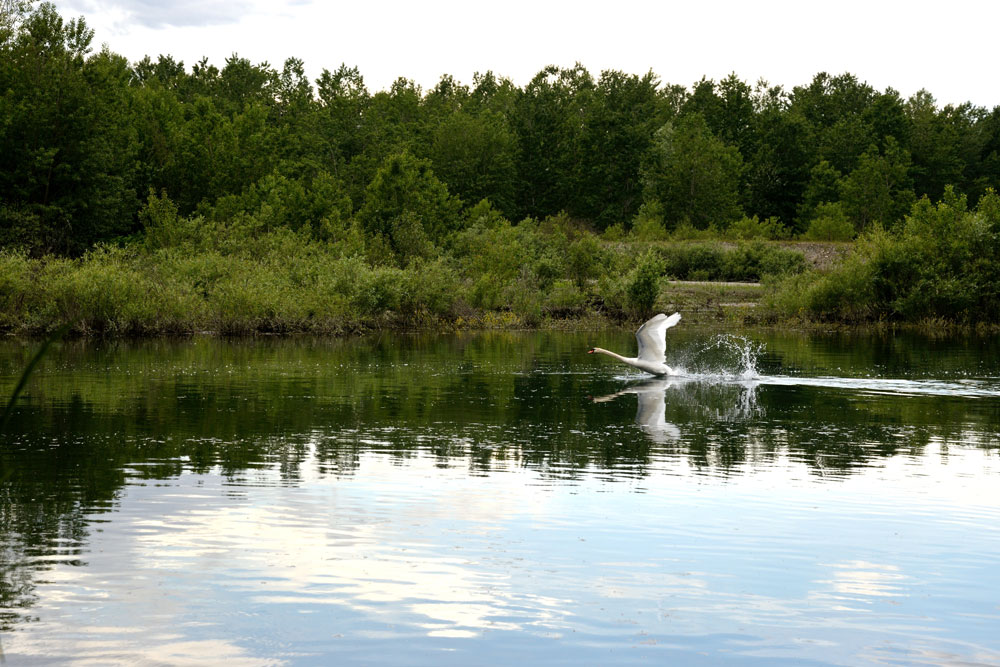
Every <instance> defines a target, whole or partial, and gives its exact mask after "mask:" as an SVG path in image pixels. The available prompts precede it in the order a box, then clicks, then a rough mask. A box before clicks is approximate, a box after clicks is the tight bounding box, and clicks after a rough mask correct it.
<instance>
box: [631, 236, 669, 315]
mask: <svg viewBox="0 0 1000 667" xmlns="http://www.w3.org/2000/svg"><path fill="white" fill-rule="evenodd" d="M663 272H664V262H663V258H662V257H661V256H660V254H659V253H658V252H655V251H654V250H652V249H649V250H647V251H646V252H645V253H643V255H642V256H641V257H640V258H639V261H638V262H637V263H636V267H635V268H634V269H633V270H632V271H631V272H630V273H629V275H628V278H627V279H626V284H625V307H626V308H627V309H628V310H629V311H631V313H632V314H633V315H636V316H639V317H645V316H647V315H651V314H652V310H653V305H654V304H655V303H656V298H657V297H658V296H659V295H660V282H661V280H662V278H663Z"/></svg>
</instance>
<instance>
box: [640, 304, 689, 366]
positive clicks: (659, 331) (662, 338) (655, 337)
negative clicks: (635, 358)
mask: <svg viewBox="0 0 1000 667" xmlns="http://www.w3.org/2000/svg"><path fill="white" fill-rule="evenodd" d="M680 321H681V314H680V313H674V314H673V315H671V316H670V317H667V316H666V315H664V314H663V313H660V314H659V315H657V316H656V317H654V318H653V319H651V320H649V321H648V322H646V323H645V324H643V325H642V326H641V327H639V330H638V331H636V332H635V339H636V340H637V341H638V342H639V358H640V359H642V360H643V361H651V362H653V363H657V364H662V363H664V361H665V358H664V354H665V353H666V351H667V329H669V328H670V327H672V326H674V325H675V324H677V323H678V322H680Z"/></svg>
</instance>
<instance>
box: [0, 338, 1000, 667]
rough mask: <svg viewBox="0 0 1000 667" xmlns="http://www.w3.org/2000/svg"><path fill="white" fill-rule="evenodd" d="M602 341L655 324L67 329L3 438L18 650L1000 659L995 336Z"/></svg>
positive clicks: (215, 656)
mask: <svg viewBox="0 0 1000 667" xmlns="http://www.w3.org/2000/svg"><path fill="white" fill-rule="evenodd" d="M593 345H599V346H601V347H604V348H608V349H612V350H617V351H620V352H623V353H627V354H632V353H633V350H634V345H635V340H634V337H633V336H632V334H630V333H629V332H627V331H602V332H594V333H561V332H526V333H521V332H515V333H508V332H503V333H469V334H466V333H461V334H455V335H399V334H394V335H389V334H385V335H381V336H380V335H374V336H368V337H362V338H348V339H322V338H302V339H297V338H292V339H285V338H276V339H262V340H261V339H258V340H235V341H227V340H219V339H215V338H194V339H189V340H179V341H170V340H153V341H146V342H105V343H95V342H83V341H68V342H65V343H63V344H59V345H57V346H55V347H53V348H52V350H51V351H50V354H49V355H48V356H47V357H46V359H45V360H44V362H43V363H42V364H41V366H39V368H38V371H37V372H36V374H35V376H34V377H33V378H32V380H31V382H30V384H29V385H28V388H27V390H26V393H25V394H24V396H23V397H22V399H21V400H20V401H19V404H18V409H17V411H16V413H15V415H14V417H13V419H12V420H11V422H10V424H9V425H8V430H7V433H5V434H3V435H2V436H0V437H2V438H3V445H2V449H0V456H2V464H3V467H2V469H0V479H2V482H0V489H2V497H0V557H2V560H0V566H2V580H0V642H2V650H3V660H5V661H6V663H8V664H10V665H13V666H17V665H33V664H83V663H86V664H169V665H174V664H194V665H198V664H220V663H223V662H224V663H225V664H232V665H278V664H290V665H325V664H334V663H339V664H376V663H377V664H387V665H469V664H510V663H514V662H517V661H523V662H528V663H531V664H573V665H576V664H608V663H615V664H677V665H688V664H691V665H703V664H738V665H743V664H753V665H780V664H794V665H809V664H816V665H864V664H879V665H883V664H991V665H997V664H1000V568H998V567H997V564H998V562H1000V459H998V451H1000V341H998V340H997V339H996V338H975V337H970V338H950V339H936V338H928V337H913V336H902V335H896V336H862V335H843V334H842V335H825V336H823V335H805V334H797V333H791V334H783V333H759V332H755V333H753V334H749V335H748V336H747V337H746V338H740V337H736V336H720V335H718V334H716V333H715V332H713V331H709V330H698V329H695V328H693V327H687V328H686V327H684V326H683V323H682V325H681V326H679V327H677V328H676V329H672V330H671V331H670V332H668V341H667V362H668V363H669V364H671V365H674V366H675V367H680V368H681V369H682V370H683V371H684V375H683V376H681V377H677V378H670V379H666V380H659V379H650V378H649V377H648V376H644V375H642V374H640V373H638V372H637V371H634V370H633V369H630V368H628V367H626V366H622V365H618V364H616V363H615V362H614V361H613V360H611V359H609V358H607V357H601V356H600V355H587V354H585V352H586V350H587V349H588V348H589V347H591V346H593ZM36 347H37V343H32V342H24V341H11V340H8V341H3V342H0V390H2V391H3V394H2V395H4V396H7V395H9V393H10V391H11V390H12V388H13V386H14V384H15V382H16V379H17V377H18V375H19V374H20V371H21V369H22V368H23V367H24V365H25V364H26V362H27V360H28V359H29V358H30V356H31V354H32V353H33V351H34V349H35V348H36Z"/></svg>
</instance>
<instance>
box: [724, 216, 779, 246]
mask: <svg viewBox="0 0 1000 667" xmlns="http://www.w3.org/2000/svg"><path fill="white" fill-rule="evenodd" d="M726 235H727V236H729V237H730V238H735V239H741V240H750V239H763V240H768V241H780V240H783V239H787V238H789V237H791V235H792V234H791V230H789V229H788V228H787V227H785V226H784V225H783V224H781V221H780V220H778V218H775V217H770V218H765V219H764V220H760V219H759V218H758V217H757V216H756V215H755V216H753V217H752V218H748V217H746V216H744V217H743V218H741V219H739V220H737V221H735V222H733V223H732V224H731V225H729V229H727V230H726Z"/></svg>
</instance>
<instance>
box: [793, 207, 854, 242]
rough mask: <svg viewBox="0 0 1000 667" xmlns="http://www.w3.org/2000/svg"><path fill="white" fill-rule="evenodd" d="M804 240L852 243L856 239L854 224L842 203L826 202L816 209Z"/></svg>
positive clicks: (803, 236) (803, 235)
mask: <svg viewBox="0 0 1000 667" xmlns="http://www.w3.org/2000/svg"><path fill="white" fill-rule="evenodd" d="M802 238H804V239H807V240H809V241H850V240H851V239H852V238H854V224H853V223H852V222H851V221H850V219H849V218H848V217H847V213H845V212H844V208H843V206H842V205H841V204H840V202H836V203H833V204H831V203H829V202H824V203H822V204H820V205H819V206H817V207H816V215H815V217H814V218H813V219H812V220H811V221H810V222H809V228H808V229H806V231H805V233H804V234H802Z"/></svg>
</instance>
